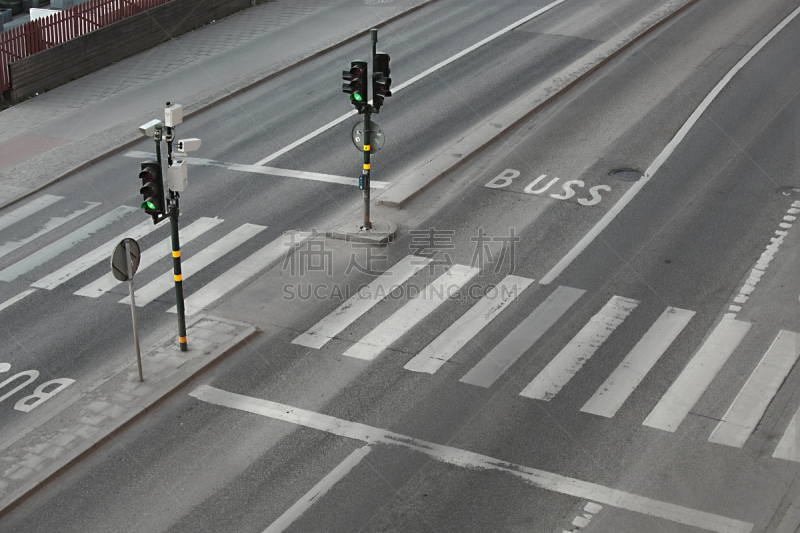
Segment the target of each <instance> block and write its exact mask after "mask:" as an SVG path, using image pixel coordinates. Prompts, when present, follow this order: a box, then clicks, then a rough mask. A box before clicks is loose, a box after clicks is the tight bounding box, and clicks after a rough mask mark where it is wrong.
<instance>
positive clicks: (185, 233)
mask: <svg viewBox="0 0 800 533" xmlns="http://www.w3.org/2000/svg"><path fill="white" fill-rule="evenodd" d="M221 222H223V220H222V219H220V218H208V217H201V218H199V219H197V220H195V221H194V222H192V223H191V224H189V225H188V226H186V227H185V228H183V229H182V230H180V238H181V245H184V244H186V243H188V242H191V241H193V240H194V239H195V238H197V237H199V236H200V235H202V234H203V233H205V232H206V231H208V230H210V229H211V228H213V227H215V226H216V225H217V224H220V223H221ZM151 225H152V224H151ZM141 253H142V255H141V258H140V261H139V268H138V270H137V271H136V272H137V274H138V273H140V272H141V271H143V270H144V269H146V268H147V267H149V266H152V265H154V264H155V263H157V262H158V260H159V259H161V258H163V257H165V256H167V255H170V254H171V253H172V237H167V238H166V239H164V240H163V241H160V242H159V243H158V244H156V245H154V246H152V247H150V248H147V249H146V250H142V252H141ZM120 283H124V282H122V281H119V280H118V279H117V278H115V277H114V275H113V274H112V273H111V272H107V273H106V274H105V275H104V276H103V277H101V278H98V279H97V280H95V281H93V282H92V283H90V284H89V285H87V286H85V287H83V288H82V289H80V290H77V291H75V292H74V293H73V294H77V295H78V296H87V297H89V298H98V297H100V296H102V295H104V294H105V293H107V292H108V291H110V290H112V289H113V288H114V287H116V286H117V285H119V284H120Z"/></svg>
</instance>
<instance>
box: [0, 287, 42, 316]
mask: <svg viewBox="0 0 800 533" xmlns="http://www.w3.org/2000/svg"><path fill="white" fill-rule="evenodd" d="M34 292H36V289H28V290H27V291H23V292H21V293H19V294H17V295H16V296H14V297H13V298H9V299H8V300H6V301H5V302H2V303H0V311H2V310H3V309H7V308H9V307H11V306H12V305H14V304H15V303H17V302H18V301H20V300H22V299H23V298H25V297H26V296H28V295H29V294H33V293H34Z"/></svg>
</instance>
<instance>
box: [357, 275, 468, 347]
mask: <svg viewBox="0 0 800 533" xmlns="http://www.w3.org/2000/svg"><path fill="white" fill-rule="evenodd" d="M479 272H480V269H479V268H472V267H468V266H465V265H453V266H452V267H451V268H450V269H449V270H447V272H445V273H444V274H442V275H441V276H439V277H438V278H437V279H436V280H434V281H433V282H432V283H430V284H429V285H428V286H427V287H425V289H424V290H422V291H421V292H420V293H419V294H418V295H417V296H416V297H415V298H413V299H412V300H411V301H409V302H408V303H406V304H405V305H404V306H403V307H401V308H400V309H398V310H397V312H395V313H394V314H393V315H392V316H390V317H389V318H387V319H386V320H384V321H383V322H382V323H381V324H380V325H379V326H378V327H376V328H375V329H373V330H372V331H370V332H369V333H368V334H367V335H365V336H364V338H362V339H361V340H360V341H358V342H357V343H355V344H353V345H352V346H351V347H350V348H348V349H347V351H345V352H344V355H346V356H348V357H355V358H356V359H364V360H366V361H371V360H372V359H375V358H376V357H377V356H378V355H379V354H380V353H381V352H382V351H383V350H385V349H386V348H388V347H389V345H390V344H392V343H393V342H395V341H396V340H397V339H399V338H400V337H402V336H403V334H404V333H406V332H408V331H409V330H411V328H413V327H414V326H416V325H417V324H418V323H419V322H420V321H421V320H422V319H424V318H425V317H427V316H428V315H429V314H431V313H432V312H433V311H434V310H436V308H437V307H439V305H441V304H442V302H444V301H445V300H446V299H447V298H448V297H450V296H453V295H455V294H456V293H457V292H458V291H459V290H460V289H461V287H463V286H464V285H466V284H467V282H469V280H471V279H472V278H474V277H475V276H477V275H478V273H479Z"/></svg>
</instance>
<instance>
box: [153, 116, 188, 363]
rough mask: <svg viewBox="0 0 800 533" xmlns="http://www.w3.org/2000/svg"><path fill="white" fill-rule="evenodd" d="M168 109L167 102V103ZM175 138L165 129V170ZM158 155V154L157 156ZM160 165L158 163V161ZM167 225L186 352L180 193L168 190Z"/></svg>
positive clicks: (181, 340) (182, 344) (181, 337)
mask: <svg viewBox="0 0 800 533" xmlns="http://www.w3.org/2000/svg"><path fill="white" fill-rule="evenodd" d="M167 107H169V102H167ZM174 138H175V136H174V135H173V129H172V128H170V127H167V133H166V135H165V136H164V140H166V141H167V168H169V167H170V166H172V141H173V140H174ZM159 155H160V154H159ZM159 164H160V161H159ZM167 205H168V206H169V225H170V230H171V232H172V274H173V276H174V277H175V303H176V308H177V311H178V343H179V344H180V347H181V351H182V352H185V351H186V350H188V342H187V340H188V339H187V338H186V310H185V307H184V303H183V274H182V272H181V239H180V235H179V233H178V218H179V217H180V193H177V192H175V191H172V190H170V191H169V199H168V200H167Z"/></svg>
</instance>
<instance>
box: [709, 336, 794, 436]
mask: <svg viewBox="0 0 800 533" xmlns="http://www.w3.org/2000/svg"><path fill="white" fill-rule="evenodd" d="M798 357H800V335H798V334H797V333H792V332H791V331H785V330H781V332H780V333H778V336H777V337H775V340H774V341H773V342H772V346H770V347H769V350H767V353H766V354H764V357H763V358H762V359H761V362H760V363H759V364H758V366H757V367H756V369H755V370H753V373H752V374H750V378H749V379H748V380H747V383H745V384H744V387H742V390H741V391H739V394H738V395H737V396H736V399H735V400H734V401H733V403H732V404H731V406H730V408H728V412H726V413H725V416H723V417H722V420H721V421H720V422H719V423H718V424H717V427H716V428H715V429H714V431H713V432H712V433H711V437H709V439H708V440H709V442H715V443H717V444H725V445H727V446H734V447H736V448H741V447H742V446H744V443H745V442H746V441H747V439H748V438H749V437H750V434H751V433H752V432H753V430H754V429H755V428H756V426H757V425H758V421H759V420H761V417H762V416H763V415H764V413H765V412H766V410H767V407H768V406H769V403H770V402H771V401H772V398H774V397H775V394H777V392H778V389H779V388H780V386H781V384H783V381H784V380H785V379H786V376H788V375H789V371H790V370H791V369H792V367H793V366H794V365H795V363H796V362H797V359H798Z"/></svg>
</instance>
